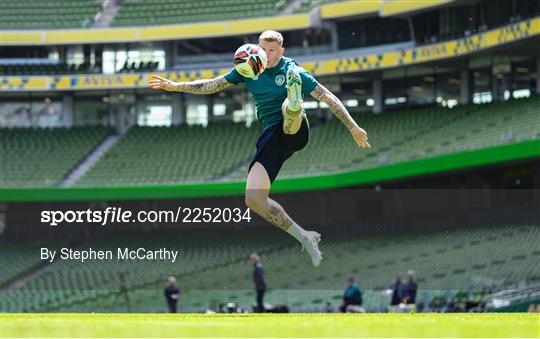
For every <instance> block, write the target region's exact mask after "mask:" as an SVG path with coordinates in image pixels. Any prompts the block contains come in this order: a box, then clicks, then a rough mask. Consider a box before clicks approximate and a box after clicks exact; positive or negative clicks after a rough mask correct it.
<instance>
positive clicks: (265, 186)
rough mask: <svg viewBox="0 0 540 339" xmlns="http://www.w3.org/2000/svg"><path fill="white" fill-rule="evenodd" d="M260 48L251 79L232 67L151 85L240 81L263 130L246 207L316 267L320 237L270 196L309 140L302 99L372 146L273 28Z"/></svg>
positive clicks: (207, 87)
mask: <svg viewBox="0 0 540 339" xmlns="http://www.w3.org/2000/svg"><path fill="white" fill-rule="evenodd" d="M259 46H260V47H261V48H263V49H264V51H265V52H266V55H267V59H268V62H267V67H266V70H265V71H264V72H263V73H262V74H261V75H259V76H258V77H257V78H256V79H255V78H252V79H250V78H245V77H243V76H242V75H240V73H238V71H237V70H236V69H235V68H233V69H232V70H231V71H230V72H229V73H227V74H225V75H223V76H218V77H217V78H214V79H204V80H197V81H192V82H173V81H171V80H168V79H165V78H162V77H159V76H157V75H152V78H151V80H150V81H149V85H150V87H151V88H153V89H163V90H166V91H169V92H186V93H192V94H213V93H216V92H219V91H221V90H223V89H225V88H228V87H231V86H233V85H236V84H239V83H241V82H244V83H245V84H246V87H247V89H248V90H249V91H250V92H251V94H252V96H253V98H254V100H255V105H256V108H257V117H258V119H259V121H260V122H261V123H262V127H263V132H262V134H261V136H260V137H259V140H258V141H257V145H256V147H257V151H256V153H255V156H254V157H253V160H252V161H251V164H250V166H249V172H248V176H247V184H246V193H245V200H246V205H247V206H248V207H249V208H250V209H251V210H253V211H255V212H256V213H257V214H259V215H260V216H262V217H263V218H265V219H266V220H267V221H269V222H270V223H272V224H274V225H276V226H277V227H279V228H281V229H283V230H284V231H286V232H287V233H289V234H290V235H292V236H293V237H294V238H296V240H298V241H299V242H300V243H301V244H302V248H305V249H306V251H307V253H308V254H309V256H310V257H311V261H312V263H313V265H314V266H315V267H317V266H319V264H320V263H321V260H322V253H321V251H320V250H319V245H318V243H319V242H320V239H321V236H320V234H318V233H317V232H314V231H307V230H305V229H303V228H302V227H301V226H300V225H298V224H297V223H296V222H295V221H294V220H293V219H292V218H291V217H290V216H289V215H288V214H287V213H286V212H285V210H284V209H283V207H281V205H280V204H278V203H277V202H276V201H274V200H272V199H270V198H269V197H268V194H269V193H270V186H271V184H272V183H273V182H274V180H275V179H276V177H277V175H278V172H279V170H280V169H281V166H282V165H283V163H284V162H285V160H287V159H288V158H289V157H290V156H291V155H292V154H293V153H295V152H297V151H299V150H301V149H303V148H304V147H305V146H306V145H307V143H308V140H309V125H308V120H307V117H306V114H305V113H304V110H303V107H302V102H303V97H304V96H305V95H306V94H310V95H311V96H312V97H313V98H315V99H317V100H319V101H322V102H324V103H326V104H327V105H328V107H329V108H330V110H331V111H332V113H333V114H334V115H335V116H336V117H338V118H339V120H341V122H342V123H343V124H344V125H345V126H346V127H347V129H348V130H349V132H350V133H351V136H352V138H353V139H354V141H355V142H356V143H357V145H358V146H359V147H361V148H369V147H371V146H370V144H369V143H368V137H367V134H366V131H364V130H363V129H362V128H360V127H359V126H358V125H357V124H356V122H355V121H354V120H353V119H352V118H351V116H350V114H349V112H348V111H347V109H346V108H345V106H344V105H343V104H342V103H341V101H340V100H339V99H338V98H337V97H336V96H335V95H334V94H332V93H331V92H330V91H329V90H328V89H326V88H325V87H324V86H323V85H321V84H319V83H318V82H317V80H315V78H313V76H311V75H310V74H309V73H308V72H307V71H305V70H304V69H303V68H301V67H300V66H298V64H297V63H296V61H294V60H293V59H290V58H287V57H284V56H283V52H284V51H285V49H284V48H283V36H282V35H281V33H279V32H276V31H271V30H269V31H265V32H263V33H262V34H261V35H260V36H259Z"/></svg>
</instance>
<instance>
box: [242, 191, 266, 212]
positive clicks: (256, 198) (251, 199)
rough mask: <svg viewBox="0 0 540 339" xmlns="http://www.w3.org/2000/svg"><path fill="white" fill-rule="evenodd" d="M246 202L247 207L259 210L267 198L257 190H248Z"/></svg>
mask: <svg viewBox="0 0 540 339" xmlns="http://www.w3.org/2000/svg"><path fill="white" fill-rule="evenodd" d="M245 202H246V206H247V207H249V208H250V209H252V210H254V211H255V212H257V211H259V210H261V209H262V208H263V207H264V204H265V203H266V198H265V197H264V196H262V195H261V194H258V193H257V192H255V190H248V191H246V196H245Z"/></svg>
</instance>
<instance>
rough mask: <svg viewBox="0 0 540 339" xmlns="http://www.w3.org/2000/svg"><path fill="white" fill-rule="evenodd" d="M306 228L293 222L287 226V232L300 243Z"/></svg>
mask: <svg viewBox="0 0 540 339" xmlns="http://www.w3.org/2000/svg"><path fill="white" fill-rule="evenodd" d="M305 232H306V230H304V229H303V228H302V227H300V226H299V225H298V224H297V223H295V222H293V225H292V226H291V227H290V228H289V230H288V231H287V233H289V234H290V235H292V236H293V237H294V238H295V239H296V240H298V241H299V242H300V243H302V240H304V234H305Z"/></svg>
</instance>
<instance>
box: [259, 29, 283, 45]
mask: <svg viewBox="0 0 540 339" xmlns="http://www.w3.org/2000/svg"><path fill="white" fill-rule="evenodd" d="M263 41H270V42H277V43H278V44H279V45H280V46H281V47H283V35H281V33H279V32H276V31H272V30H268V31H264V32H262V33H261V35H259V43H262V42H263Z"/></svg>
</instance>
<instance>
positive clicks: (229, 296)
mask: <svg viewBox="0 0 540 339" xmlns="http://www.w3.org/2000/svg"><path fill="white" fill-rule="evenodd" d="M539 243H540V227H539V226H538V225H500V226H493V225H486V226H479V227H468V228H463V229H453V230H447V231H441V230H439V231H436V230H432V231H428V232H422V233H410V232H409V233H402V234H397V235H395V234H394V235H393V234H384V235H364V236H347V237H343V236H328V237H326V238H325V244H324V247H323V251H324V253H325V264H324V265H322V266H321V267H320V268H319V269H318V270H313V268H312V267H310V265H303V264H302V263H304V262H306V260H307V259H306V258H305V254H304V253H301V252H300V249H299V246H297V244H295V243H293V242H292V241H291V240H290V239H288V238H287V237H286V236H285V235H284V234H283V233H280V232H277V231H276V230H274V229H266V230H249V231H246V230H244V231H241V232H240V231H238V232H224V231H220V230H214V231H210V230H204V231H201V230H198V231H190V232H183V233H182V232H177V233H174V232H172V231H155V232H153V233H148V234H130V235H121V236H109V237H105V238H103V239H99V240H94V241H91V242H88V243H86V244H83V245H82V246H80V247H79V249H83V248H86V249H87V248H89V247H92V248H94V249H111V250H114V249H115V248H116V247H120V248H122V247H124V246H131V247H133V246H143V247H147V248H149V249H150V248H156V244H160V247H162V246H163V247H167V248H177V249H179V250H181V252H182V253H181V256H180V259H179V262H176V263H175V264H167V263H164V262H165V261H156V262H155V263H153V264H152V265H148V264H147V262H146V261H136V260H131V261H121V260H120V261H116V260H112V261H87V262H85V263H84V264H81V263H80V262H76V261H62V262H56V263H54V264H53V265H51V266H50V267H49V269H47V270H44V271H42V272H40V273H39V274H37V275H36V276H35V277H33V278H32V279H30V280H29V281H27V282H26V283H25V284H24V285H23V286H22V287H20V288H17V289H13V290H8V291H4V292H1V294H0V296H1V299H2V306H1V310H2V311H3V312H6V311H10V312H12V311H46V310H54V311H58V310H62V311H70V310H73V311H75V310H76V311H79V312H81V311H89V312H91V311H106V312H117V311H125V307H126V306H125V304H124V301H123V299H122V298H118V297H117V296H116V295H117V294H118V272H123V273H125V275H126V277H127V281H128V283H127V285H128V288H129V290H130V291H129V294H130V302H131V307H132V309H133V310H137V311H140V312H163V311H164V310H165V306H164V301H163V296H162V286H163V283H164V281H165V279H166V277H167V276H168V275H171V274H173V275H176V276H177V278H178V280H179V282H180V284H181V287H182V291H183V294H182V297H181V302H180V307H181V310H182V311H184V312H185V311H192V312H197V311H201V310H202V309H204V308H206V307H209V306H217V304H219V303H226V302H235V303H237V304H240V305H241V306H242V307H243V308H248V309H249V308H250V305H251V303H252V302H253V299H254V298H253V292H252V282H251V275H250V273H251V272H250V268H249V264H248V262H247V255H248V254H249V253H250V252H252V251H253V250H254V249H257V251H258V253H260V254H261V256H262V257H263V262H264V265H265V267H266V271H267V282H268V285H269V286H270V288H271V291H270V292H269V297H268V302H270V303H285V302H286V303H288V304H289V306H290V307H291V309H292V311H293V312H300V311H322V310H323V308H324V306H325V303H326V302H327V301H329V302H331V303H333V304H334V305H336V304H337V303H339V302H340V299H341V295H342V286H343V284H344V283H345V280H346V278H347V277H348V276H355V277H357V278H358V280H359V282H360V285H361V286H362V288H363V290H364V291H365V293H364V306H365V307H366V308H367V309H368V310H371V311H375V310H380V309H381V308H384V307H386V306H387V305H388V300H387V298H386V297H382V296H381V291H382V290H383V289H385V288H386V287H387V286H388V284H389V283H390V280H391V279H392V278H393V276H394V274H395V273H397V272H402V273H403V272H405V271H406V270H407V269H411V268H412V269H414V270H415V271H416V276H417V281H418V283H419V286H420V290H419V293H418V300H417V302H418V303H426V302H429V301H431V300H432V299H433V298H434V297H436V296H439V295H443V296H444V295H446V294H448V293H450V294H451V295H457V296H459V294H458V293H459V292H460V291H462V292H467V291H480V290H484V289H485V288H486V287H489V289H490V290H493V291H495V290H498V289H500V288H503V287H505V286H508V285H510V284H516V283H525V282H526V283H532V282H535V281H538V280H540V270H539V268H538V265H535V264H534V263H535V262H536V261H537V260H538V256H539V255H540V248H539V247H538V244H539ZM495 248H496V249H497V254H496V255H494V253H493V251H494V249H495ZM9 253H12V252H9ZM8 255H12V254H8ZM7 259H9V257H8V258H7ZM8 262H10V263H11V261H8ZM130 276H132V277H137V279H136V280H131V279H130ZM115 296H116V297H115Z"/></svg>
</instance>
